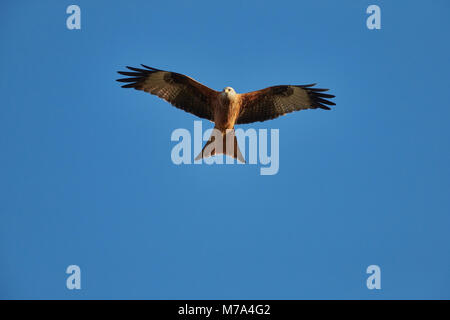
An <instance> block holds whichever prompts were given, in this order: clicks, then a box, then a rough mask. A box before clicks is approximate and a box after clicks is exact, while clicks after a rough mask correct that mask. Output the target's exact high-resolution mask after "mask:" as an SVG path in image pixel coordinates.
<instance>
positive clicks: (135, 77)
mask: <svg viewBox="0 0 450 320" xmlns="http://www.w3.org/2000/svg"><path fill="white" fill-rule="evenodd" d="M141 66H142V67H144V68H145V69H140V68H135V67H130V66H126V68H127V69H128V70H131V71H133V72H130V71H117V73H118V74H121V75H123V76H127V77H129V78H121V79H117V80H116V81H118V82H130V83H128V84H125V85H123V86H122V88H135V89H138V88H141V84H142V82H143V81H145V79H147V77H148V76H149V75H150V74H152V73H155V72H157V71H162V70H159V69H156V68H152V67H149V66H146V65H145V64H141Z"/></svg>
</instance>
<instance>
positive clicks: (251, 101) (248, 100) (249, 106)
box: [236, 84, 335, 124]
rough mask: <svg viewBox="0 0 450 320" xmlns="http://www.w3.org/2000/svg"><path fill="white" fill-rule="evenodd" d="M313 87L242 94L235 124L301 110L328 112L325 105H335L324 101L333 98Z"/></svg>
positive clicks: (272, 88) (264, 119)
mask: <svg viewBox="0 0 450 320" xmlns="http://www.w3.org/2000/svg"><path fill="white" fill-rule="evenodd" d="M314 85H315V84H307V85H301V86H291V85H283V86H275V87H269V88H265V89H262V90H258V91H253V92H248V93H244V94H242V95H241V99H242V107H241V111H240V114H239V117H238V118H237V121H236V124H244V123H252V122H256V121H266V120H270V119H275V118H277V117H279V116H282V115H284V114H286V113H289V112H293V111H298V110H303V109H316V108H320V109H325V110H330V108H329V107H328V106H327V105H332V106H334V105H335V103H334V102H332V101H328V100H326V99H330V98H334V96H333V95H331V94H326V93H323V92H324V91H328V89H318V88H313V86H314Z"/></svg>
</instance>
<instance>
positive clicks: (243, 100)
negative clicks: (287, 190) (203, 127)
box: [117, 65, 335, 162]
mask: <svg viewBox="0 0 450 320" xmlns="http://www.w3.org/2000/svg"><path fill="white" fill-rule="evenodd" d="M142 67H143V68H144V69H141V68H134V67H127V68H128V69H129V70H131V72H130V71H118V73H119V74H121V75H124V76H127V77H128V78H122V79H117V81H119V82H125V83H127V84H125V85H122V88H134V89H136V90H143V91H146V92H148V93H151V94H154V95H156V96H158V97H160V98H162V99H164V100H166V101H167V102H169V103H171V104H172V105H173V106H175V107H177V108H179V109H182V110H184V111H186V112H190V113H192V114H194V115H196V116H197V117H200V118H203V119H207V120H209V121H212V122H214V129H216V130H215V131H216V132H219V133H220V134H221V136H222V139H223V140H222V139H220V136H219V138H217V139H216V137H217V135H214V134H213V135H211V138H210V139H209V141H208V142H207V143H206V144H205V146H204V147H203V150H202V152H201V153H200V154H199V155H198V156H197V157H196V160H198V159H201V158H206V157H209V156H213V155H216V154H225V155H228V156H231V157H233V158H235V159H238V160H239V161H241V162H245V159H244V158H243V156H242V154H241V151H240V150H239V146H238V144H237V140H236V136H235V135H234V126H235V125H236V124H245V123H252V122H256V121H266V120H270V119H275V118H277V117H279V116H282V115H284V114H286V113H290V112H293V111H298V110H304V109H317V108H320V109H324V110H330V108H329V107H328V106H332V105H335V103H334V102H332V101H329V100H327V99H330V98H334V95H331V94H326V93H324V91H328V89H319V88H315V87H314V86H315V84H305V85H279V86H273V87H268V88H265V89H262V90H258V91H253V92H248V93H242V94H239V93H236V91H234V89H233V88H231V87H225V88H224V89H223V90H222V91H220V92H219V91H215V90H213V89H211V88H208V87H207V86H205V85H203V84H201V83H200V82H197V81H196V80H194V79H192V78H190V77H188V76H185V75H183V74H180V73H176V72H170V71H164V70H159V69H155V68H152V67H148V66H146V65H142ZM230 141H231V142H230ZM227 146H228V147H227Z"/></svg>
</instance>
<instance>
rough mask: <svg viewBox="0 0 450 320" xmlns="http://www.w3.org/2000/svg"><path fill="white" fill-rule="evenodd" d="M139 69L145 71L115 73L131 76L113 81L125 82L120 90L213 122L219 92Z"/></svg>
mask: <svg viewBox="0 0 450 320" xmlns="http://www.w3.org/2000/svg"><path fill="white" fill-rule="evenodd" d="M142 66H143V67H144V68H145V69H139V68H134V67H127V68H128V69H130V70H131V71H132V72H129V71H118V73H119V74H121V75H124V76H129V77H131V78H123V79H117V81H119V82H128V83H127V84H125V85H123V86H122V88H134V89H136V90H143V91H146V92H148V93H151V94H154V95H156V96H158V97H160V98H162V99H164V100H166V101H167V102H169V103H171V104H172V105H173V106H175V107H177V108H179V109H182V110H184V111H186V112H189V113H192V114H194V115H196V116H197V117H200V118H203V119H207V120H210V121H214V110H213V107H212V101H213V99H214V98H215V97H216V96H217V95H218V94H219V92H217V91H215V90H213V89H211V88H208V87H207V86H205V85H203V84H201V83H200V82H197V81H195V80H194V79H192V78H190V77H188V76H185V75H183V74H180V73H175V72H170V71H164V70H158V69H155V68H151V67H147V66H146V65H142Z"/></svg>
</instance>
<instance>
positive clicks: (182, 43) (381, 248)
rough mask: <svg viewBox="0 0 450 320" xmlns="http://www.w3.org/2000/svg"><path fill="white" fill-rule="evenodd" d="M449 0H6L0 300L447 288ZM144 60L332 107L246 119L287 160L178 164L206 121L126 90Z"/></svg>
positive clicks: (2, 20) (362, 295)
mask: <svg viewBox="0 0 450 320" xmlns="http://www.w3.org/2000/svg"><path fill="white" fill-rule="evenodd" d="M70 4H77V5H79V6H80V8H81V17H82V18H81V19H82V22H81V30H68V29H67V28H66V18H67V17H68V15H67V14H66V8H67V6H69V5H70ZM370 4H377V5H379V6H380V8H381V12H382V16H381V19H382V20H381V24H382V29H381V30H368V29H367V28H366V18H367V17H368V15H367V14H366V13H365V11H366V8H367V7H368V6H369V5H370ZM449 9H450V4H449V2H448V1H445V0H442V1H438V0H435V1H428V2H425V1H395V2H394V1H359V0H358V1H356V0H355V1H289V2H284V1H278V2H277V3H275V2H262V1H255V2H251V1H245V2H243V1H242V2H241V1H226V2H223V1H221V2H219V1H217V2H214V3H211V2H206V1H205V2H200V1H198V2H197V1H196V2H194V3H193V2H192V1H185V2H178V3H164V2H162V1H158V2H156V1H126V2H125V1H121V2H117V3H110V2H109V1H75V2H69V1H39V2H36V1H14V2H13V1H10V2H8V3H4V4H3V6H2V10H1V13H0V39H1V43H2V50H1V51H0V68H1V75H0V94H1V98H0V99H1V100H0V101H1V107H0V150H1V153H0V154H1V156H0V194H1V195H2V196H1V201H0V298H2V299H5V298H13V299H49V298H56V299H97V298H102V299H229V298H233V299H399V298H400V299H443V298H446V299H449V298H450V248H449V246H450V245H449V244H450V234H449V227H450V215H449V214H450V198H449V191H450V169H449V166H448V164H449V160H450V152H449V145H450V132H449V126H448V123H449V120H450V106H449V100H450V90H448V85H449V80H450V79H449V78H450V76H449V75H450V66H449V62H448V57H449V56H450V44H449V42H448V41H446V40H445V39H446V36H447V33H448V31H449V22H448V11H449ZM140 63H143V64H147V65H150V66H154V67H157V68H161V69H165V70H171V71H177V72H180V73H184V74H188V75H190V76H192V77H194V78H195V79H197V80H199V81H201V82H203V83H204V84H206V85H208V86H210V87H212V88H214V89H222V88H223V87H225V86H228V85H229V86H232V87H233V88H235V89H236V91H238V92H247V91H253V90H257V89H261V88H264V87H267V86H270V85H275V84H306V83H311V82H318V83H319V86H320V87H326V88H331V92H332V93H333V94H335V95H336V99H335V102H336V103H337V106H336V108H334V109H333V110H332V111H323V110H308V111H301V112H297V113H294V114H290V115H288V116H285V117H281V118H279V119H276V120H273V121H269V122H264V123H258V124H255V125H246V126H242V128H244V129H246V128H250V127H253V128H267V129H279V130H280V170H279V173H278V174H277V175H273V176H261V175H259V166H257V165H245V166H241V165H239V166H238V165H215V166H214V165H213V166H208V165H181V166H176V165H174V164H173V163H172V161H171V158H170V153H171V149H172V147H173V146H174V144H175V143H174V142H171V141H170V135H171V133H172V131H173V130H174V129H176V128H187V129H192V128H193V121H194V120H196V118H195V117H194V116H192V115H190V114H187V113H185V112H182V111H180V110H177V109H176V108H173V107H171V106H170V105H169V104H167V103H165V102H164V101H162V100H159V99H157V98H156V97H153V96H150V95H149V94H146V93H143V92H138V91H135V90H125V89H121V88H120V86H119V84H118V83H117V82H115V81H114V80H115V79H116V78H117V74H116V71H118V70H121V69H123V68H124V66H125V65H133V66H137V65H139V64H140ZM203 127H204V128H208V127H211V124H210V123H207V122H204V123H203ZM71 264H76V265H79V266H80V268H81V272H82V277H81V283H82V289H81V290H68V289H67V288H66V278H67V276H68V275H67V274H66V273H65V270H66V268H67V266H69V265H71ZM372 264H376V265H379V266H380V268H381V286H382V289H381V290H368V289H367V287H366V278H367V277H368V275H367V274H366V268H367V266H369V265H372Z"/></svg>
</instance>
